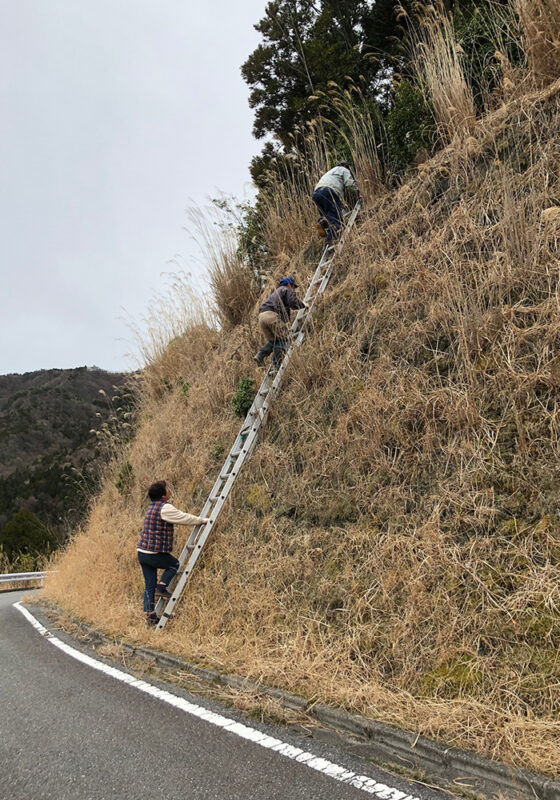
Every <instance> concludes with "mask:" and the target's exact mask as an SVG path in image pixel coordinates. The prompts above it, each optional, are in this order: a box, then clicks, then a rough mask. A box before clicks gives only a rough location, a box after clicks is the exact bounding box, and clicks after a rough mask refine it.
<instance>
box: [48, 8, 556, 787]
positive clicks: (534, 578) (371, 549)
mask: <svg viewBox="0 0 560 800" xmlns="http://www.w3.org/2000/svg"><path fill="white" fill-rule="evenodd" d="M517 6H518V9H519V10H520V12H521V13H525V14H527V15H530V11H529V6H531V7H532V8H533V9H537V10H538V9H541V11H542V9H544V10H545V11H546V10H547V9H548V12H549V13H553V14H556V17H555V20H556V23H558V21H559V20H560V10H559V8H558V4H556V3H548V4H547V3H545V2H540V0H539V2H537V3H532V4H525V3H523V2H521V0H519V2H518V3H517ZM542 19H545V17H542V16H538V15H536V16H535V15H533V16H531V17H530V24H529V23H527V25H526V27H525V28H524V30H525V35H526V37H530V35H531V30H533V28H531V25H533V27H534V26H537V29H538V31H540V32H541V33H542V31H543V28H542V25H541V27H538V26H539V24H540V23H539V20H541V22H542ZM546 20H547V24H548V17H546ZM558 29H560V25H558V24H557V25H556V28H554V30H558ZM539 35H540V34H539ZM547 36H548V33H547V32H546V31H545V32H544V33H542V36H541V40H540V41H541V51H538V48H537V45H536V44H535V40H534V38H533V39H530V38H526V40H524V41H525V47H526V50H527V52H528V64H527V65H526V66H524V67H516V68H515V70H513V68H511V71H509V72H508V71H507V70H504V74H507V75H508V76H509V77H508V80H509V83H508V84H506V82H505V80H504V82H503V85H502V89H501V91H502V92H503V94H502V100H500V101H499V102H496V103H495V104H494V108H493V109H488V111H487V113H486V114H484V115H483V116H481V117H480V116H479V118H478V119H475V118H474V117H473V116H472V115H470V114H469V113H468V102H469V101H468V93H467V95H465V94H464V93H463V94H461V92H459V94H457V95H456V96H457V97H459V98H461V97H462V98H463V100H459V101H457V103H456V105H455V106H454V108H455V112H456V113H455V116H454V119H453V120H452V121H451V122H450V121H449V119H448V120H447V123H446V121H445V120H444V119H442V120H440V122H441V125H442V126H443V127H442V136H443V137H444V139H446V140H447V142H448V144H447V146H446V147H444V148H442V149H440V150H439V151H438V152H437V153H436V154H435V155H434V156H433V157H432V158H431V159H429V160H427V161H425V162H424V163H423V164H421V165H420V166H419V167H418V168H417V169H416V170H415V172H414V173H413V174H411V175H410V176H409V178H408V180H407V181H406V182H405V183H404V184H403V185H402V186H401V187H400V188H387V186H386V183H387V182H386V181H383V180H382V179H381V178H380V173H379V170H378V166H377V165H376V162H375V155H374V154H375V150H376V145H375V142H373V141H371V139H370V138H368V137H369V133H368V130H369V129H368V127H367V125H365V126H362V125H361V123H360V119H359V118H358V117H356V118H355V120H354V123H355V124H354V127H353V128H352V127H351V126H350V131H351V134H352V135H349V138H348V142H349V146H350V149H351V151H352V155H353V158H354V162H355V164H356V168H357V178H358V181H359V182H360V183H361V185H362V187H363V188H364V196H365V208H364V211H363V213H362V214H361V217H360V220H359V224H358V226H357V228H356V229H355V231H353V233H352V235H351V237H350V239H349V241H348V243H347V245H346V247H345V248H344V252H343V253H342V254H341V256H340V258H339V259H338V261H337V264H336V269H335V272H334V275H333V278H332V280H331V282H330V284H329V287H328V289H327V291H326V293H325V295H324V298H323V299H322V301H321V304H320V307H319V309H318V311H317V313H316V314H315V315H314V318H313V324H312V326H311V329H310V331H309V335H308V338H307V339H306V341H305V343H304V345H303V346H302V348H301V349H300V351H299V352H298V353H297V355H296V357H295V358H294V362H293V363H292V365H291V367H290V370H289V373H288V377H287V380H286V383H285V386H284V388H283V391H282V393H281V396H280V398H279V400H278V401H277V402H276V404H275V406H274V408H273V410H272V413H271V416H270V421H269V424H268V426H267V428H266V430H265V431H264V434H263V437H262V440H261V442H260V443H259V445H258V447H257V449H256V451H255V453H254V455H253V456H252V458H251V460H250V461H249V462H248V463H247V464H246V465H245V467H244V471H243V473H242V475H241V477H240V479H239V481H238V483H237V485H236V489H235V492H234V496H233V499H232V501H231V503H230V504H229V505H228V507H227V508H226V509H225V510H224V512H223V513H222V518H221V523H220V525H219V527H218V528H217V531H216V533H215V535H214V538H213V539H212V541H211V543H210V545H209V546H208V549H207V551H206V553H205V557H204V558H203V559H202V564H201V565H200V566H199V567H198V568H197V571H196V574H195V575H194V577H193V579H192V582H191V583H190V587H189V590H188V592H187V594H186V595H185V597H184V599H183V601H182V602H181V604H180V605H179V607H178V610H177V614H176V617H175V619H174V620H173V622H172V623H171V624H169V625H168V626H167V627H166V628H165V630H164V631H163V632H161V633H154V632H150V631H147V630H145V628H144V621H143V618H142V614H141V612H140V608H141V595H142V579H141V573H140V569H139V568H138V565H137V563H136V556H135V545H136V541H137V535H138V532H139V529H140V526H141V519H142V515H143V511H144V509H145V507H146V502H147V500H146V497H145V492H146V488H147V486H148V485H149V484H150V483H151V482H152V481H153V480H154V479H160V478H166V479H167V480H169V481H170V482H171V484H172V486H173V488H174V494H173V496H174V500H175V503H176V504H177V505H178V506H179V507H182V508H186V509H187V510H189V511H192V512H194V513H197V512H198V510H199V509H200V507H201V506H202V503H203V501H204V499H205V498H206V495H207V493H208V491H209V490H210V488H211V486H212V484H213V481H214V479H215V476H216V473H217V470H218V469H219V468H220V466H221V463H222V460H223V457H224V455H225V453H227V451H228V449H229V447H230V444H231V443H232V441H233V438H234V436H235V434H236V432H237V430H238V426H239V419H238V418H236V417H235V415H234V413H233V411H232V398H233V397H234V395H235V393H236V390H237V387H238V385H239V381H240V380H241V379H242V378H252V379H253V380H254V381H255V382H256V383H257V384H258V381H259V380H260V373H258V371H257V368H256V367H255V366H254V363H253V361H252V355H253V353H254V349H255V346H256V344H257V340H258V334H257V332H256V326H255V316H256V308H257V303H255V304H254V306H253V308H252V311H251V313H248V314H245V316H244V318H243V319H242V320H238V321H236V324H233V322H232V323H230V324H229V325H226V324H225V323H224V324H223V325H222V327H221V328H220V329H217V328H216V327H215V326H214V325H213V323H212V321H211V319H209V318H206V317H205V314H204V312H203V311H197V312H196V313H195V312H193V314H192V316H191V318H190V320H185V321H184V326H183V331H182V333H181V334H180V335H177V336H175V338H174V339H173V340H172V341H171V343H170V344H169V346H168V347H167V348H164V347H157V346H156V347H151V348H150V351H149V359H148V364H147V366H146V369H145V371H144V373H143V376H142V378H141V379H140V380H139V381H138V383H139V388H138V415H139V421H138V429H137V434H136V437H135V438H134V440H133V441H132V442H130V443H129V444H128V445H126V446H124V447H123V449H122V451H121V452H120V454H119V456H118V457H117V458H116V459H115V461H114V462H113V463H112V465H111V466H110V467H109V469H108V473H107V480H106V483H105V486H104V488H103V491H102V492H101V494H100V495H99V497H98V499H97V501H96V503H95V505H94V507H93V509H92V512H91V516H90V519H89V522H88V524H87V526H86V527H85V528H84V529H83V530H82V531H80V532H78V533H77V535H76V536H75V538H74V539H73V541H72V543H71V544H70V546H69V547H68V549H67V551H66V552H65V553H64V554H63V556H62V557H61V558H60V560H59V562H58V564H57V570H58V572H57V574H56V575H54V576H52V578H51V579H50V581H49V582H48V583H47V587H46V594H47V596H48V597H49V598H51V599H53V600H55V601H56V602H58V603H59V604H61V605H62V606H63V607H64V608H66V609H67V610H69V611H70V612H72V613H75V614H77V615H79V616H81V617H82V618H84V619H87V620H88V621H90V622H92V623H94V624H96V625H99V626H101V627H102V628H103V629H104V630H106V631H108V632H111V633H113V634H116V635H119V636H126V637H127V638H130V639H134V640H137V641H149V642H150V644H151V645H153V646H157V647H159V648H163V649H166V650H168V651H171V652H175V653H180V654H182V655H184V656H186V657H188V658H189V659H198V660H200V661H201V662H203V663H206V664H210V665H212V666H215V667H217V668H219V669H223V670H227V671H231V672H237V673H242V674H244V675H248V676H251V677H253V678H258V679H260V680H263V681H265V682H266V683H268V684H274V685H277V686H281V687H283V688H285V689H288V690H289V691H292V692H294V693H300V694H303V695H305V696H306V697H309V698H312V699H315V700H317V701H321V702H328V703H333V704H338V705H340V706H344V707H345V708H348V709H351V710H355V711H357V712H360V713H363V714H366V715H368V716H371V717H374V718H376V719H383V720H385V721H387V722H390V723H393V724H395V725H398V726H401V727H405V728H407V729H410V730H414V731H417V732H419V733H422V734H425V735H427V736H431V737H434V738H437V739H439V740H441V741H444V742H446V743H448V744H450V745H456V746H462V747H467V748H470V749H473V750H476V751H478V752H480V753H483V754H485V755H489V756H493V757H496V758H502V759H505V760H507V761H509V762H512V763H516V764H519V765H523V766H525V767H530V768H533V769H536V770H539V771H542V772H546V773H549V774H551V775H557V774H558V770H559V768H560V751H559V748H558V736H559V734H560V723H559V722H558V714H559V711H560V655H559V653H560V648H559V646H560V519H559V516H558V507H557V505H558V489H559V479H560V458H559V448H558V445H559V437H560V391H559V390H560V360H559V345H560V326H559V322H558V320H559V310H560V309H559V274H560V273H559V269H560V254H559V250H558V246H559V242H560V144H559V142H560V80H558V79H559V78H560V75H559V74H554V75H551V74H549V73H546V74H545V72H544V71H543V70H544V67H543V69H541V68H540V67H539V64H541V63H542V64H543V65H544V66H546V65H550V63H551V60H550V59H549V60H546V59H544V57H542V58H541V61H538V58H539V57H541V56H542V49H543V47H544V44H543V42H544V43H546V42H548V43H549V48H556V50H555V51H554V53H553V55H555V56H556V65H558V64H559V63H560V60H559V59H558V42H557V41H556V40H555V39H553V38H550V37H548V38H546V37H547ZM432 44H433V43H432ZM529 45H531V46H529ZM508 69H509V68H508ZM547 69H548V67H547ZM426 80H427V79H426ZM452 80H455V78H452ZM424 85H426V84H424ZM461 91H462V90H461ZM465 97H467V100H466V101H465V102H466V103H467V105H466V106H465V108H466V113H464V114H462V115H459V111H460V103H462V102H463V101H464V98H465ZM448 107H449V106H446V108H448ZM313 142H314V143H315V144H313ZM317 142H319V145H320V144H321V140H320V139H313V140H312V142H311V144H309V147H312V146H316V149H315V150H314V151H313V152H315V153H316V154H317V158H316V160H315V161H313V159H311V160H310V161H308V163H311V167H310V168H309V171H308V173H307V174H306V178H305V181H301V182H299V183H298V184H297V185H290V184H288V183H283V184H279V185H278V186H277V189H276V192H275V193H272V194H271V195H270V197H269V200H268V206H267V215H268V216H267V218H266V226H265V229H264V232H263V237H264V240H265V243H266V246H267V252H268V253H269V276H270V277H269V283H268V285H267V287H265V289H264V290H263V294H264V292H265V291H266V289H267V288H269V287H270V286H272V285H273V282H274V281H275V280H277V279H278V278H279V277H281V276H282V275H283V274H285V273H286V272H287V271H289V273H290V274H294V275H295V276H296V277H297V279H298V281H299V283H300V285H301V286H305V285H306V284H307V282H308V281H309V279H310V277H311V275H312V273H313V270H314V267H315V264H316V261H317V258H318V256H319V252H320V251H319V245H318V244H316V243H315V242H314V240H313V222H314V216H315V215H314V211H313V209H312V208H311V203H310V200H309V196H308V192H309V186H310V185H312V184H313V181H314V179H315V178H316V177H317V174H319V173H320V170H321V169H322V168H324V167H325V166H326V161H325V159H327V158H328V153H325V149H324V148H322V147H321V146H319V145H317ZM321 159H323V160H321ZM229 267H230V268H231V269H232V270H234V266H232V264H231V262H230V263H229ZM223 274H225V275H226V277H227V274H228V273H227V270H226V271H225V273H223ZM224 280H225V279H224ZM224 285H227V281H226V282H225V284H224V282H222V284H221V286H222V289H223V287H224ZM238 285H239V283H237V284H236V286H238ZM126 465H128V466H126ZM123 470H124V472H123ZM123 475H126V476H127V480H126V487H125V490H123ZM119 481H120V483H119ZM116 483H117V484H119V487H120V488H117V486H116V485H115V484H116ZM178 532H179V534H180V531H178ZM179 539H182V540H183V541H184V537H183V538H182V537H181V535H179Z"/></svg>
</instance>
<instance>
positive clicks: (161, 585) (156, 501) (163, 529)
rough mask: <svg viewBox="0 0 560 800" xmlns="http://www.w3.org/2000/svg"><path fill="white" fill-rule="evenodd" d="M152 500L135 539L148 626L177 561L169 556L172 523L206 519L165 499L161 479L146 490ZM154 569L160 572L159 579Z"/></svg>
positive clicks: (165, 594) (152, 622)
mask: <svg viewBox="0 0 560 800" xmlns="http://www.w3.org/2000/svg"><path fill="white" fill-rule="evenodd" d="M148 497H149V498H150V500H151V501H152V502H151V503H150V505H149V506H148V510H147V511H146V516H145V517H144V527H143V528H142V533H141V534H140V540H139V541H138V545H137V550H138V561H139V562H140V566H141V567H142V572H143V574H144V583H145V586H146V588H145V590H144V611H145V612H146V615H147V617H146V619H147V621H148V625H157V624H158V622H159V617H158V616H157V614H156V613H155V611H154V607H155V598H156V597H171V594H170V593H169V591H168V590H167V587H168V586H169V582H170V581H171V579H172V578H173V576H174V575H175V573H176V572H177V570H178V569H179V562H178V561H177V559H176V558H175V557H174V556H172V555H171V551H172V550H173V525H204V524H206V523H207V522H209V521H210V520H209V519H208V518H206V517H195V516H193V515H192V514H187V513H186V511H179V509H178V508H175V506H173V505H171V503H170V502H169V489H168V488H167V485H166V483H165V481H157V482H156V483H152V485H151V486H150V488H149V489H148ZM158 569H163V570H164V573H163V575H162V576H161V578H160V580H159V582H158V579H157V571H158Z"/></svg>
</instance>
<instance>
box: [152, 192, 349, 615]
mask: <svg viewBox="0 0 560 800" xmlns="http://www.w3.org/2000/svg"><path fill="white" fill-rule="evenodd" d="M360 208H361V201H360V200H358V202H357V203H356V205H355V206H354V208H353V209H352V211H351V212H350V213H349V215H348V220H347V222H346V225H345V227H344V230H343V232H342V235H341V236H340V238H339V239H338V241H337V242H336V243H335V244H328V245H327V246H326V247H325V249H324V251H323V254H322V256H321V259H320V261H319V263H318V265H317V268H316V269H315V272H314V274H313V277H312V279H311V282H310V283H309V286H308V288H307V291H306V293H305V296H304V300H303V302H304V303H305V304H306V306H305V308H302V309H300V310H299V311H298V312H297V314H296V316H295V318H294V321H293V323H292V325H291V327H290V332H289V334H290V345H289V347H288V349H287V351H286V353H285V355H284V358H283V359H282V362H281V364H280V366H279V367H278V368H277V369H276V368H275V367H274V366H273V365H270V367H269V368H268V370H267V373H266V375H265V376H264V378H263V380H262V383H261V385H260V388H259V390H258V391H257V394H256V395H255V398H254V400H253V403H252V404H251V407H250V409H249V411H248V412H247V415H246V417H245V420H244V421H243V424H242V425H241V428H240V430H239V433H238V434H237V436H236V438H235V441H234V443H233V444H232V446H231V449H230V451H229V453H228V455H227V457H226V460H225V461H224V464H223V466H222V468H221V469H220V471H219V473H218V477H217V478H216V481H215V482H214V485H213V487H212V489H211V490H210V493H209V495H208V497H207V499H206V502H205V503H204V506H203V508H202V511H201V512H200V516H201V517H207V518H208V519H209V522H206V523H201V524H199V525H195V526H194V527H193V530H192V532H191V534H190V536H189V537H188V539H187V542H186V543H185V545H184V547H183V548H182V550H181V553H180V555H179V570H178V573H177V576H176V577H175V581H174V582H173V583H172V586H173V591H172V594H171V597H170V598H168V599H167V600H166V599H164V598H160V599H159V600H158V603H157V605H156V608H155V611H156V614H158V616H159V617H160V619H159V622H158V624H157V630H161V629H162V628H164V627H165V625H166V623H167V620H168V619H170V618H171V616H172V614H173V610H174V608H175V604H176V603H177V601H178V600H179V599H180V597H181V596H182V594H183V591H184V587H185V585H186V583H187V581H188V579H189V577H190V575H191V574H192V571H193V569H194V567H195V565H196V563H197V561H198V559H199V557H200V555H201V554H202V551H203V549H204V545H205V544H206V542H207V540H208V538H209V536H210V534H211V532H212V530H213V528H214V525H215V524H216V522H217V520H218V517H219V514H220V511H221V509H222V507H223V505H224V504H225V502H226V500H227V499H228V497H229V494H230V492H231V489H232V487H233V485H234V483H235V481H236V480H237V476H238V474H239V472H240V470H241V468H242V466H243V464H244V463H245V461H246V460H247V459H248V458H249V457H250V455H251V453H252V452H253V450H254V448H255V446H256V444H257V440H258V435H259V432H260V430H261V428H262V427H263V426H264V425H265V424H266V421H267V419H268V414H269V410H270V403H271V401H272V400H273V399H274V397H275V396H276V395H277V394H278V392H279V391H280V387H281V385H282V381H283V378H284V374H285V372H286V370H287V368H288V366H289V364H290V361H291V359H292V356H293V353H294V350H295V348H296V347H299V346H300V345H301V344H302V342H303V340H304V338H305V332H306V326H307V322H308V321H309V319H310V317H311V315H312V314H313V311H314V308H315V304H316V301H317V298H318V297H319V296H320V295H321V294H322V293H323V292H324V291H325V288H326V287H327V284H328V282H329V280H330V276H331V273H332V269H333V261H334V259H335V256H336V254H337V253H338V252H340V250H341V249H342V246H343V244H344V241H345V239H346V236H347V234H348V231H349V230H350V229H351V228H352V227H353V225H354V222H355V220H356V217H357V215H358V212H359V210H360ZM185 564H186V565H185ZM183 565H185V568H184V569H182V568H183ZM164 606H165V608H164Z"/></svg>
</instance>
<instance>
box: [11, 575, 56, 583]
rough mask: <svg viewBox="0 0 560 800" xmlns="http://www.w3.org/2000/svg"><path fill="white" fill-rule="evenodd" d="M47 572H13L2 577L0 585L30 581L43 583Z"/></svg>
mask: <svg viewBox="0 0 560 800" xmlns="http://www.w3.org/2000/svg"><path fill="white" fill-rule="evenodd" d="M47 574H48V573H47V572H12V573H8V574H4V575H0V583H27V582H30V581H41V583H43V578H44V577H45V575H47Z"/></svg>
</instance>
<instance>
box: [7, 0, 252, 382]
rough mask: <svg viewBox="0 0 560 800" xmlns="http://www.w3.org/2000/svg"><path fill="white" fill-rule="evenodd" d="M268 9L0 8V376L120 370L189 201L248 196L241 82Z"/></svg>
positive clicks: (69, 0)
mask: <svg viewBox="0 0 560 800" xmlns="http://www.w3.org/2000/svg"><path fill="white" fill-rule="evenodd" d="M265 6H266V0H238V2H232V1H231V0H208V1H207V2H194V0H0V11H1V13H0V104H1V105H0V112H1V115H0V147H1V161H0V247H1V248H2V249H1V262H0V264H1V270H2V271H1V275H2V284H1V285H2V295H3V296H2V313H1V320H2V323H1V326H2V327H1V330H2V347H1V350H0V374H6V373H10V372H27V371H31V370H37V369H43V368H51V367H59V368H63V367H64V368H66V367H76V366H82V365H84V364H87V365H89V366H91V365H94V364H95V365H97V366H99V367H102V368H104V369H109V370H127V369H132V368H134V367H135V363H133V362H132V361H131V360H130V359H129V358H127V357H126V355H125V354H127V353H130V352H131V344H130V340H131V336H130V334H129V331H128V328H127V326H126V323H125V321H124V320H123V319H122V317H123V315H124V312H123V309H125V310H126V312H127V314H128V315H130V316H131V317H132V318H133V319H134V320H136V321H137V322H138V321H139V320H140V319H141V317H142V315H143V314H144V313H146V311H147V309H148V307H149V301H150V297H151V296H153V294H154V293H155V292H157V291H158V289H160V288H162V287H164V284H165V282H166V279H165V277H164V278H162V277H161V273H165V272H167V273H169V272H171V271H172V270H174V269H177V266H176V265H175V264H170V263H169V261H170V260H171V259H173V258H174V257H176V256H179V264H180V267H181V268H183V269H185V270H188V271H190V272H191V273H193V277H194V280H195V281H196V280H199V281H200V280H201V277H200V276H201V274H202V272H203V268H202V266H201V264H200V261H199V254H198V251H197V248H196V246H195V245H194V244H193V242H192V241H191V240H190V239H189V235H188V234H187V233H186V232H185V231H184V230H183V227H184V226H186V225H188V224H189V223H188V220H187V217H186V215H185V208H186V207H187V206H188V205H190V204H191V201H194V203H196V204H198V205H204V204H205V203H207V198H208V197H209V196H217V195H218V193H219V192H220V191H221V192H225V193H228V194H234V195H236V196H238V197H240V198H242V197H243V196H244V195H249V196H251V186H250V177H249V170H248V167H249V162H250V160H251V157H252V156H253V155H254V154H255V153H257V152H258V151H259V150H260V146H261V145H260V143H258V142H256V141H255V140H254V139H253V138H252V136H251V126H252V117H253V114H252V111H251V110H250V109H249V107H248V103H247V97H248V89H247V87H246V85H245V83H244V82H243V80H242V78H241V75H240V66H241V64H242V63H243V62H244V61H245V59H246V58H247V56H248V55H249V54H250V53H251V52H252V50H254V48H255V47H256V45H257V44H258V43H259V41H260V36H259V34H258V33H257V32H256V31H255V30H254V29H253V25H254V24H255V23H256V22H258V20H259V19H260V18H261V17H262V16H263V12H264V9H265Z"/></svg>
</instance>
